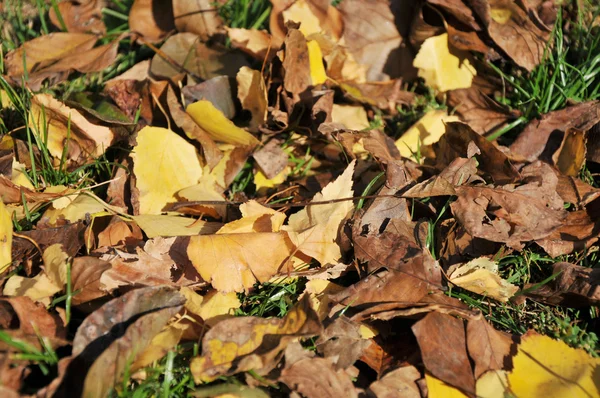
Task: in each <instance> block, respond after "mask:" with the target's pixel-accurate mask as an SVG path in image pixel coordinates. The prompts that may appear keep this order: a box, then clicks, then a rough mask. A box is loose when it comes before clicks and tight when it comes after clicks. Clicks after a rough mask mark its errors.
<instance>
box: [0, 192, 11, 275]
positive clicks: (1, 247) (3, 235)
mask: <svg viewBox="0 0 600 398" xmlns="http://www.w3.org/2000/svg"><path fill="white" fill-rule="evenodd" d="M11 218H12V217H11V215H10V213H9V212H8V210H7V209H6V206H5V205H4V202H2V201H1V200H0V275H1V274H3V273H4V271H6V270H7V269H8V268H9V267H10V266H11V264H12V240H13V225H12V219H11Z"/></svg>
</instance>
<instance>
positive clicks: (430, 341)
mask: <svg viewBox="0 0 600 398" xmlns="http://www.w3.org/2000/svg"><path fill="white" fill-rule="evenodd" d="M412 330H413V332H414V334H415V336H416V337H417V341H418V343H419V347H420V348H421V356H422V358H423V363H424V364H425V369H427V371H429V372H430V373H431V374H432V375H433V376H435V377H436V378H439V379H440V380H441V381H443V382H445V383H448V384H449V385H450V386H453V387H456V388H458V389H460V390H461V391H464V392H466V393H468V394H470V395H474V394H475V378H474V377H473V370H472V369H471V364H470V362H469V357H468V356H467V349H466V347H467V339H466V335H465V327H464V325H463V321H462V320H461V319H457V318H454V317H452V316H449V315H446V314H440V313H437V312H431V313H429V314H427V315H426V316H425V318H423V319H421V320H420V321H418V322H417V323H415V324H414V325H413V326H412ZM440 352H445V353H446V355H444V356H440V355H439V353H440ZM428 385H429V384H428Z"/></svg>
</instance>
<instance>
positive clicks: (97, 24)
mask: <svg viewBox="0 0 600 398" xmlns="http://www.w3.org/2000/svg"><path fill="white" fill-rule="evenodd" d="M105 6H106V2H105V0H83V1H81V0H69V1H62V2H60V3H58V4H57V9H58V12H59V13H60V16H61V19H62V22H60V21H59V19H58V16H57V13H56V11H55V8H54V7H52V8H50V12H49V13H48V14H49V17H50V21H51V22H52V24H53V25H54V26H56V27H57V28H62V26H61V25H62V23H64V24H65V27H66V29H67V31H69V32H73V33H87V32H89V33H94V34H105V33H106V25H104V21H103V20H102V8H103V7H105Z"/></svg>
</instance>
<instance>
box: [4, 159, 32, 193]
mask: <svg viewBox="0 0 600 398" xmlns="http://www.w3.org/2000/svg"><path fill="white" fill-rule="evenodd" d="M10 180H11V181H12V182H13V183H15V184H16V185H19V186H22V187H25V188H29V189H32V190H33V189H35V188H34V187H33V184H32V183H31V181H29V178H27V175H26V174H25V165H24V164H23V163H19V162H17V160H16V159H14V158H13V162H12V176H11V178H10Z"/></svg>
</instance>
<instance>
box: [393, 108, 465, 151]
mask: <svg viewBox="0 0 600 398" xmlns="http://www.w3.org/2000/svg"><path fill="white" fill-rule="evenodd" d="M459 120H460V119H459V118H458V117H457V116H448V114H447V113H446V111H445V110H441V109H435V110H430V111H429V112H427V113H426V114H425V115H424V116H423V117H422V118H421V119H419V121H418V122H416V123H415V124H413V125H412V126H411V127H410V128H409V129H408V130H407V131H406V132H405V133H404V134H402V137H400V138H398V139H397V140H396V147H397V148H398V150H399V151H400V155H402V156H404V157H405V158H412V157H414V156H415V155H418V154H419V153H420V151H421V148H423V147H425V146H427V145H431V144H434V143H436V142H438V141H439V140H440V138H441V137H442V135H444V133H445V132H446V124H445V123H448V122H457V121H459Z"/></svg>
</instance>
